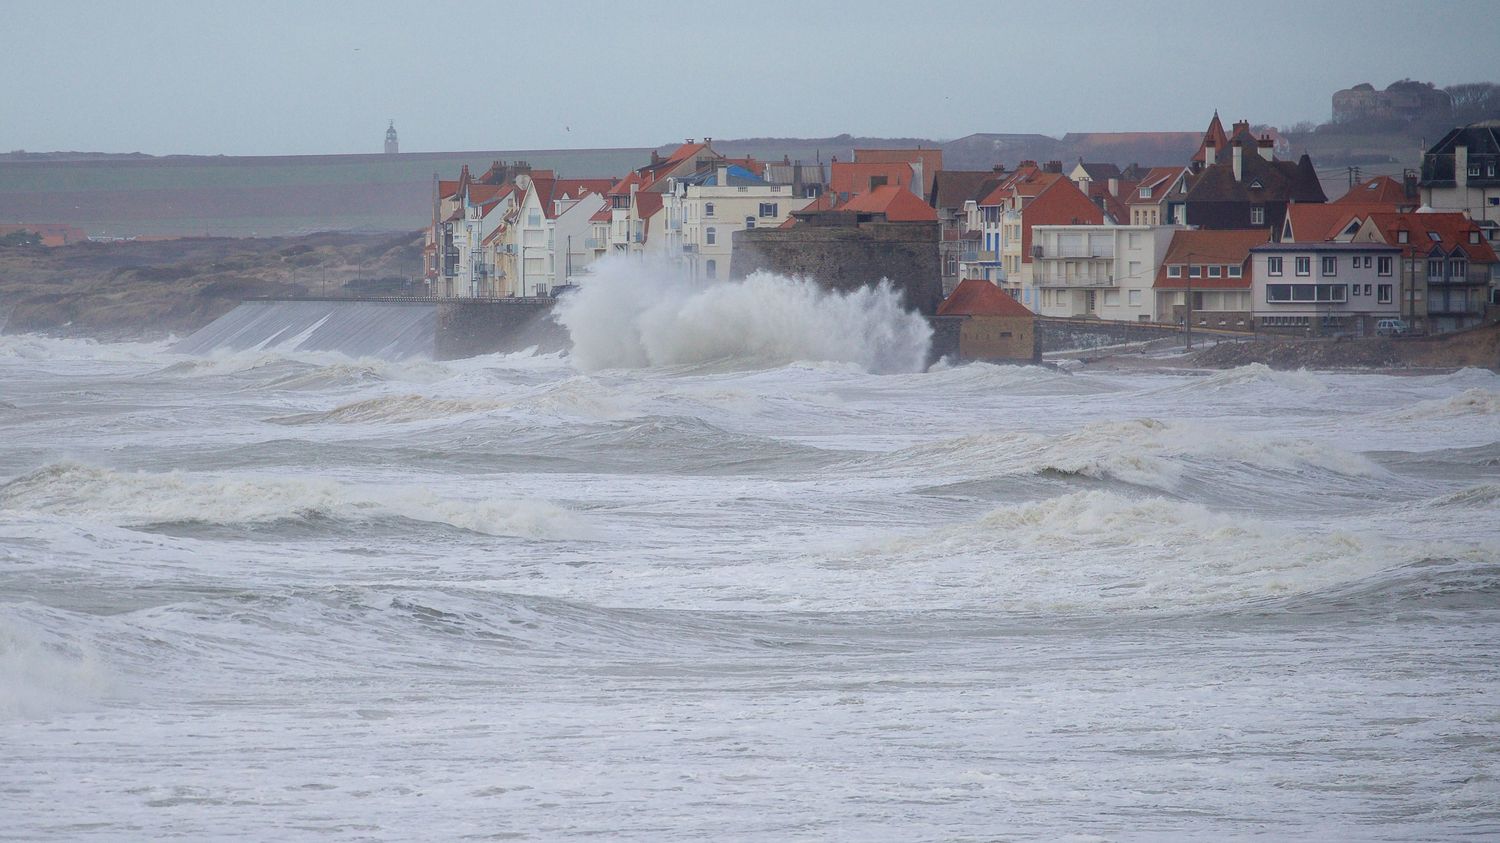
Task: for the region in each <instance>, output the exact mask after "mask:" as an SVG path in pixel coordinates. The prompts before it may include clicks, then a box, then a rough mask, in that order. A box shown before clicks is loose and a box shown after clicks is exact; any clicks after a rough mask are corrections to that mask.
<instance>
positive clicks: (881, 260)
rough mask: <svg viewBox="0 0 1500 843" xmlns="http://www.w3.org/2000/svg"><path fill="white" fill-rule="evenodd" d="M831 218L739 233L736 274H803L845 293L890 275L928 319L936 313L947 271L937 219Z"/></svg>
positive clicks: (907, 299) (941, 298) (908, 303)
mask: <svg viewBox="0 0 1500 843" xmlns="http://www.w3.org/2000/svg"><path fill="white" fill-rule="evenodd" d="M831 217H832V218H830V219H827V220H813V219H806V220H802V221H800V222H798V223H797V224H796V225H794V226H792V227H791V228H753V229H749V230H746V231H736V232H735V233H734V261H733V266H734V274H735V275H736V276H739V277H744V276H746V275H749V274H751V273H753V272H756V271H759V270H766V271H770V272H776V273H780V274H782V275H800V276H805V277H807V278H811V279H813V280H814V281H816V282H817V283H819V284H821V285H822V286H824V287H827V288H829V289H832V290H839V291H842V292H847V291H849V290H854V289H858V288H860V287H864V286H867V285H870V284H875V283H878V282H879V281H880V279H882V278H888V279H890V281H891V284H892V285H894V286H895V287H896V289H898V290H900V291H901V292H902V293H903V294H904V295H905V297H906V304H907V306H908V307H910V308H911V309H912V310H915V311H917V312H919V313H921V314H923V315H924V316H927V317H932V316H933V315H934V314H936V313H937V308H938V305H939V304H941V303H942V300H943V280H942V279H943V271H942V263H941V262H940V259H939V256H938V224H937V223H936V222H885V221H863V222H861V221H858V220H857V219H855V218H854V215H840V214H837V213H836V212H835V213H834V214H832V215H831ZM843 217H848V218H847V219H844V218H843Z"/></svg>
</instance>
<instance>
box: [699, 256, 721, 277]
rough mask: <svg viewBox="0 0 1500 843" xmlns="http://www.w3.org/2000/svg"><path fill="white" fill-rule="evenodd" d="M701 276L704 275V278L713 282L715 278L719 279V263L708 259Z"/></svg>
mask: <svg viewBox="0 0 1500 843" xmlns="http://www.w3.org/2000/svg"><path fill="white" fill-rule="evenodd" d="M703 275H704V277H706V278H708V279H709V280H713V279H715V278H718V277H719V262H718V261H716V260H714V259H713V258H709V259H708V263H706V264H704V268H703Z"/></svg>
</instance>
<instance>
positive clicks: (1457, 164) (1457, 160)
mask: <svg viewBox="0 0 1500 843" xmlns="http://www.w3.org/2000/svg"><path fill="white" fill-rule="evenodd" d="M1453 184H1454V185H1455V186H1456V187H1457V188H1458V189H1459V190H1466V189H1468V187H1469V145H1468V144H1466V143H1461V144H1459V145H1458V146H1455V147H1453Z"/></svg>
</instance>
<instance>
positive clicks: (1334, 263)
mask: <svg viewBox="0 0 1500 843" xmlns="http://www.w3.org/2000/svg"><path fill="white" fill-rule="evenodd" d="M1322 270H1323V275H1324V276H1325V277H1327V276H1331V275H1338V274H1339V259H1338V258H1336V257H1334V256H1333V255H1324V256H1323V266H1322Z"/></svg>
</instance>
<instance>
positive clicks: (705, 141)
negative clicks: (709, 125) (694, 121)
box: [703, 135, 714, 144]
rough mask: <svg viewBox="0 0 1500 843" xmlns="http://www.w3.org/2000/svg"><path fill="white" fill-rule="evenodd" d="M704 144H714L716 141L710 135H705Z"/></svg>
mask: <svg viewBox="0 0 1500 843" xmlns="http://www.w3.org/2000/svg"><path fill="white" fill-rule="evenodd" d="M703 142H704V143H705V144H710V143H713V142H714V139H713V138H711V137H709V136H708V135H704V136H703Z"/></svg>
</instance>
